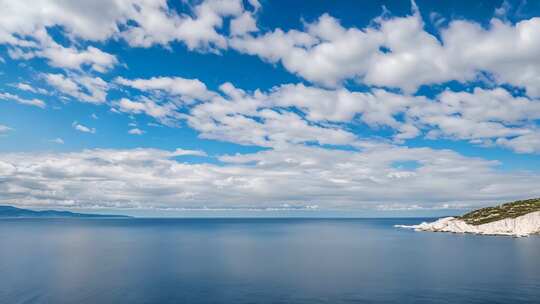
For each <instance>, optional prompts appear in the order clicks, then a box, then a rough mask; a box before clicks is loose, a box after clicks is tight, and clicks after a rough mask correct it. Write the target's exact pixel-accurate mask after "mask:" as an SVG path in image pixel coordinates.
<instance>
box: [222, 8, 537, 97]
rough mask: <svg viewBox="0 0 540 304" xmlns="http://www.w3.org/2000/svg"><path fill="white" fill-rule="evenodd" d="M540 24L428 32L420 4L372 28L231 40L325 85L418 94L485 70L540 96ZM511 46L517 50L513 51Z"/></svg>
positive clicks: (311, 28) (316, 27)
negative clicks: (350, 82)
mask: <svg viewBox="0 0 540 304" xmlns="http://www.w3.org/2000/svg"><path fill="white" fill-rule="evenodd" d="M539 32H540V19H539V18H531V19H528V20H522V21H520V22H518V23H516V24H511V23H508V22H506V21H503V20H501V19H498V18H497V17H494V18H493V19H492V20H491V22H490V24H489V25H488V26H487V27H485V28H484V27H482V26H481V25H479V24H477V23H475V22H473V21H467V20H454V21H451V22H450V23H449V25H448V26H447V27H444V28H442V29H440V33H438V34H439V36H440V38H438V37H437V36H435V35H433V34H431V33H429V32H427V31H426V30H425V28H424V20H423V19H422V17H421V15H420V14H419V12H418V10H417V9H416V7H414V6H413V13H412V14H411V15H409V16H405V17H391V16H387V15H383V16H381V17H378V18H375V19H373V20H372V22H371V23H370V25H369V26H367V27H365V28H362V29H360V28H356V27H350V28H347V27H344V26H342V25H341V24H340V22H339V20H337V19H336V18H334V17H332V16H330V15H328V14H323V15H322V16H321V17H320V18H319V19H317V20H316V21H314V22H312V23H307V24H306V26H305V28H304V29H303V30H295V29H292V30H288V31H284V30H282V29H279V28H277V29H274V30H271V31H268V32H265V33H260V34H257V35H244V36H238V37H232V38H231V39H230V45H231V46H232V47H233V48H235V49H236V50H238V51H240V52H242V53H246V54H252V55H256V56H259V57H260V58H262V59H264V60H266V61H270V62H281V63H282V64H283V66H284V67H285V68H286V69H287V70H288V71H290V72H292V73H295V74H297V75H299V76H301V77H303V78H304V79H307V80H309V81H312V82H314V83H317V84H322V85H325V86H332V87H333V86H338V85H340V84H341V83H342V82H343V81H345V80H347V79H353V80H357V81H359V82H362V83H365V84H368V85H374V86H387V87H393V88H401V89H403V90H404V91H406V92H414V91H416V89H417V88H418V87H419V86H421V85H424V84H428V85H429V84H435V83H444V82H446V81H450V80H457V81H462V82H466V81H471V80H477V79H478V77H479V73H480V72H487V73H490V74H492V75H493V78H494V80H495V81H496V82H497V83H509V84H511V85H514V86H518V87H523V88H526V89H527V92H528V93H529V94H530V95H531V96H536V97H538V96H540V86H539V85H538V79H539V77H540V61H539V60H538V56H536V54H538V52H539V51H540V38H538V37H540V35H538V33H539ZM508 45H512V46H513V47H511V48H509V47H507V46H508Z"/></svg>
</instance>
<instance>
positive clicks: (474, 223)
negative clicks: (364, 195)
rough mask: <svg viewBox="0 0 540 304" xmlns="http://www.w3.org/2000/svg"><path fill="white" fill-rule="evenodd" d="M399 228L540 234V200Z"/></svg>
mask: <svg viewBox="0 0 540 304" xmlns="http://www.w3.org/2000/svg"><path fill="white" fill-rule="evenodd" d="M396 227H399V228H410V229H414V230H416V231H431V232H453V233H473V234H483V235H508V236H515V237H522V236H529V235H531V234H538V233H540V198H535V199H528V200H520V201H515V202H511V203H506V204H502V205H500V206H496V207H487V208H482V209H479V210H475V211H472V212H469V213H467V214H464V215H462V216H458V217H445V218H441V219H439V220H437V221H435V222H432V223H426V222H424V223H421V224H419V225H412V226H406V225H396Z"/></svg>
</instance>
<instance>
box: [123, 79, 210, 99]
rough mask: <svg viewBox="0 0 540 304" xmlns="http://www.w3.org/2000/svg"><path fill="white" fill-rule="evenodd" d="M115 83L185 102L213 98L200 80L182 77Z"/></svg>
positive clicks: (125, 80) (126, 80) (124, 80)
mask: <svg viewBox="0 0 540 304" xmlns="http://www.w3.org/2000/svg"><path fill="white" fill-rule="evenodd" d="M115 82H116V83H117V84H120V85H122V86H127V87H132V88H135V89H138V90H140V91H149V92H154V93H158V92H165V93H167V94H169V95H171V96H178V97H180V98H181V99H182V100H183V101H184V102H191V101H194V100H202V101H204V100H208V99H209V98H211V97H212V96H213V93H211V92H210V91H209V90H208V89H207V88H206V85H205V84H204V83H202V82H201V81H199V80H198V79H186V78H181V77H152V78H150V79H133V80H129V79H125V78H122V77H119V78H116V79H115Z"/></svg>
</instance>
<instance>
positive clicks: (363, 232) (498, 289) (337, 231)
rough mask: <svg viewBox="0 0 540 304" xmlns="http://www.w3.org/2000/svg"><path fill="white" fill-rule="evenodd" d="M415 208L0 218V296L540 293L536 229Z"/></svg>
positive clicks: (307, 298)
mask: <svg viewBox="0 0 540 304" xmlns="http://www.w3.org/2000/svg"><path fill="white" fill-rule="evenodd" d="M421 221H422V220H421V219H54V220H51V219H13V220H5V219H4V220H0V303H10V304H11V303H332V304H336V303H392V302H393V303H540V259H539V257H540V237H529V238H521V239H516V238H507V237H486V236H473V235H453V234H442V233H427V232H414V231H410V230H402V229H396V228H394V227H393V225H395V224H415V223H419V222H421Z"/></svg>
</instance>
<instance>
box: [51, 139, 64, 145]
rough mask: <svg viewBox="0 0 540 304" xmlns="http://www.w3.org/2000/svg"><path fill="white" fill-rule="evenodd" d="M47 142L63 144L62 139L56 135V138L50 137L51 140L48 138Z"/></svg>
mask: <svg viewBox="0 0 540 304" xmlns="http://www.w3.org/2000/svg"><path fill="white" fill-rule="evenodd" d="M49 142H51V143H54V144H59V145H63V144H64V140H63V139H61V138H60V137H57V138H55V139H51V140H49Z"/></svg>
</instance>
